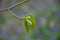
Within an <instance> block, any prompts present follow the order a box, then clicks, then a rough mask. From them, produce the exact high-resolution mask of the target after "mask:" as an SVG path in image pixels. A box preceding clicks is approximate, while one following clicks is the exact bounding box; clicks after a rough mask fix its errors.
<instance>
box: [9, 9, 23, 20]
mask: <svg viewBox="0 0 60 40" xmlns="http://www.w3.org/2000/svg"><path fill="white" fill-rule="evenodd" d="M8 11H9V12H10V13H11V14H12V15H13V16H14V17H16V18H17V19H19V20H23V18H20V17H19V16H17V15H16V14H14V13H13V12H12V11H11V10H9V9H8Z"/></svg>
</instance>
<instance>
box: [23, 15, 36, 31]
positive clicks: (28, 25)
mask: <svg viewBox="0 0 60 40" xmlns="http://www.w3.org/2000/svg"><path fill="white" fill-rule="evenodd" d="M24 25H25V29H26V31H27V32H29V31H32V30H34V29H35V28H36V23H35V19H34V17H33V16H32V15H27V16H26V17H25V18H24Z"/></svg>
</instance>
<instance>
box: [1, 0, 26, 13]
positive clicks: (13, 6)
mask: <svg viewBox="0 0 60 40" xmlns="http://www.w3.org/2000/svg"><path fill="white" fill-rule="evenodd" d="M26 1H27V0H24V1H22V2H19V3H17V4H14V5H12V6H10V7H8V8H5V9H2V10H0V12H3V11H6V10H8V9H12V8H15V7H16V6H18V5H21V4H23V3H25V2H26Z"/></svg>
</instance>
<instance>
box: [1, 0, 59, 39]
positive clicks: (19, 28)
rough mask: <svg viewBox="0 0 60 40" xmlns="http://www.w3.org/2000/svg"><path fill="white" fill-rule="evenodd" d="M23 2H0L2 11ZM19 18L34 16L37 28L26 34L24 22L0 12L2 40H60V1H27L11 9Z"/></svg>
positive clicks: (16, 0) (12, 0) (14, 0)
mask: <svg viewBox="0 0 60 40" xmlns="http://www.w3.org/2000/svg"><path fill="white" fill-rule="evenodd" d="M21 1H23V0H0V10H2V9H4V8H8V7H10V6H11V5H14V4H16V3H18V2H21ZM11 11H12V12H14V13H15V14H16V15H17V16H19V17H21V18H22V16H25V15H26V14H32V15H33V16H34V17H35V20H36V24H37V26H36V27H37V28H36V30H34V31H33V32H31V33H29V35H27V34H26V31H25V29H24V24H23V21H20V20H19V19H17V18H15V17H14V16H12V15H11V14H10V13H9V12H8V11H4V12H0V40H60V0H27V2H25V3H23V4H22V5H19V6H17V7H15V8H13V9H11Z"/></svg>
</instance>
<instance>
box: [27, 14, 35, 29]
mask: <svg viewBox="0 0 60 40" xmlns="http://www.w3.org/2000/svg"><path fill="white" fill-rule="evenodd" d="M26 19H27V20H29V21H30V23H31V24H32V28H33V29H35V28H36V22H35V19H34V17H33V16H32V15H31V14H30V15H27V16H26Z"/></svg>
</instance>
